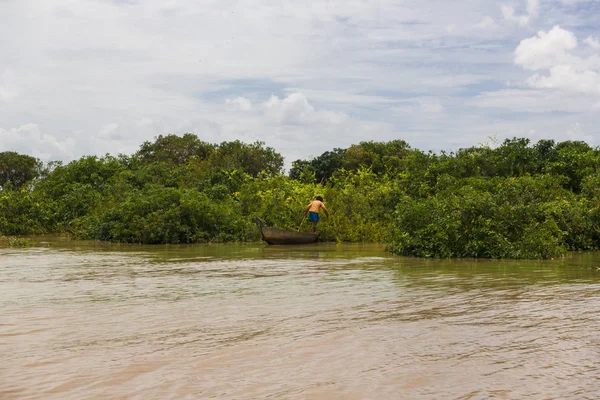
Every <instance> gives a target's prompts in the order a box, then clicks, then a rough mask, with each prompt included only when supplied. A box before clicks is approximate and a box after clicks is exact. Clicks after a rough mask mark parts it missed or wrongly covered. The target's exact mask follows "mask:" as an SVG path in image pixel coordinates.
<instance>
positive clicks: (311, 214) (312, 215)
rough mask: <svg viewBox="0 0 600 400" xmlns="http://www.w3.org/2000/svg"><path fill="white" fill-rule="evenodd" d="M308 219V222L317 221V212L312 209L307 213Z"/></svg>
mask: <svg viewBox="0 0 600 400" xmlns="http://www.w3.org/2000/svg"><path fill="white" fill-rule="evenodd" d="M308 220H309V221H310V222H317V221H319V213H318V212H314V211H311V212H309V213H308Z"/></svg>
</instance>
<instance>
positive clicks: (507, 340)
mask: <svg viewBox="0 0 600 400" xmlns="http://www.w3.org/2000/svg"><path fill="white" fill-rule="evenodd" d="M42 245H43V246H45V247H36V248H28V249H10V248H4V249H0V398H1V399H3V400H6V399H61V400H62V399H489V398H496V399H522V398H528V399H586V398H589V399H597V398H599V396H600V271H599V270H597V268H596V267H599V268H600V254H598V253H588V254H582V255H575V256H571V257H568V258H565V259H561V260H555V261H547V262H522V261H519V262H517V261H506V262H489V261H472V260H455V261H449V260H443V261H426V260H417V259H408V258H399V257H394V256H391V255H389V254H386V253H385V252H384V251H383V247H381V246H373V245H369V246H357V245H354V246H353V245H335V244H318V245H310V246H297V247H285V246H273V247H270V246H266V245H262V244H254V245H207V246H189V247H185V246H181V247H178V246H159V247H141V246H118V245H111V246H106V245H99V244H94V243H81V242H61V241H53V242H51V243H42Z"/></svg>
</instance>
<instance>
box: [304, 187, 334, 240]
mask: <svg viewBox="0 0 600 400" xmlns="http://www.w3.org/2000/svg"><path fill="white" fill-rule="evenodd" d="M321 208H322V209H323V211H325V215H327V217H329V211H327V208H325V204H323V198H322V197H321V196H317V197H315V200H313V201H311V202H310V204H309V205H307V206H306V208H305V209H304V216H305V217H306V214H309V215H308V220H309V221H310V222H312V231H313V233H315V231H316V229H317V224H318V223H319V209H321Z"/></svg>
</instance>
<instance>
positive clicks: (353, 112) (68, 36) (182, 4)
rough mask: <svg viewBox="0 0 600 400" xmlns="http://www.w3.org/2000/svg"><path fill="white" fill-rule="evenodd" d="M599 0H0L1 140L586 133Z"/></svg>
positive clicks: (64, 156) (313, 151)
mask: <svg viewBox="0 0 600 400" xmlns="http://www.w3.org/2000/svg"><path fill="white" fill-rule="evenodd" d="M599 115H600V1H598V0H513V1H505V2H502V1H500V2H498V1H491V0H479V1H476V2H473V1H468V0H454V1H447V0H444V1H441V0H429V1H422V0H419V1H417V0H402V1H399V0H397V1H393V0H372V1H369V2H365V1H358V0H344V1H342V0H327V1H323V0H321V1H310V0H307V1H302V2H297V1H287V0H284V1H281V0H280V1H271V0H265V1H259V0H252V1H250V0H239V1H229V0H220V1H212V0H211V1H186V0H161V1H159V0H138V1H135V0H128V1H121V0H114V1H113V0H44V1H43V2H40V1H33V0H4V1H2V2H0V151H6V150H13V151H19V152H22V153H27V154H31V155H34V156H36V157H40V158H42V159H44V160H64V161H69V160H71V159H74V158H77V157H80V156H82V155H87V154H98V155H102V154H105V153H111V154H117V153H132V152H134V151H136V149H137V148H138V146H139V145H140V144H141V143H142V142H143V141H145V140H152V138H153V137H155V136H157V135H159V134H168V133H174V134H179V135H181V134H183V133H185V132H193V133H195V134H197V135H198V136H199V137H200V138H202V139H203V140H206V141H209V142H221V141H225V140H235V139H240V140H243V141H247V142H253V141H255V140H261V141H264V142H266V143H267V144H268V145H270V146H273V147H275V148H276V149H277V150H279V151H280V152H281V153H282V154H283V155H284V156H285V158H286V163H287V165H289V164H290V163H291V161H293V160H295V159H297V158H307V157H310V156H316V155H319V154H321V153H322V152H324V151H327V150H330V149H332V148H334V147H346V146H348V145H350V144H353V143H358V142H360V141H364V140H378V141H385V140H393V139H403V140H406V141H407V142H408V143H409V144H411V146H413V147H416V148H421V149H424V150H436V151H437V150H442V149H446V150H454V149H458V148H460V147H465V146H471V145H475V144H478V143H482V142H489V137H490V136H495V137H496V138H498V139H499V140H502V139H503V138H506V137H514V136H516V137H529V138H531V140H532V141H534V142H535V141H537V140H539V139H555V140H559V141H560V140H585V141H587V142H588V143H590V144H592V145H594V146H597V145H600V133H599V128H598V126H600V117H599Z"/></svg>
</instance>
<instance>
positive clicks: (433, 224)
mask: <svg viewBox="0 0 600 400" xmlns="http://www.w3.org/2000/svg"><path fill="white" fill-rule="evenodd" d="M563 180H564V178H561V177H552V176H548V175H545V176H539V177H538V178H532V177H528V176H525V177H519V178H503V177H496V178H493V179H489V180H488V179H484V178H470V179H467V180H456V179H454V178H451V177H445V178H444V179H441V180H440V184H439V190H438V191H437V193H436V195H434V196H432V197H430V198H427V199H426V200H420V201H419V200H416V199H414V198H410V197H408V196H407V197H405V198H404V199H402V201H401V202H400V203H399V204H398V205H397V209H396V221H395V223H396V229H395V232H394V240H393V244H392V246H391V250H392V251H393V252H394V253H396V254H402V255H411V256H419V257H477V258H479V257H485V258H552V257H558V256H561V255H563V254H564V253H565V251H566V250H576V249H589V248H592V247H593V246H594V244H593V241H592V236H593V230H594V226H593V223H592V220H591V219H590V218H589V217H588V216H587V213H586V212H585V211H584V210H585V207H586V202H585V201H581V200H578V198H577V196H576V195H575V194H573V193H572V192H570V191H568V190H565V189H563V188H562V187H561V183H562V181H563Z"/></svg>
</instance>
